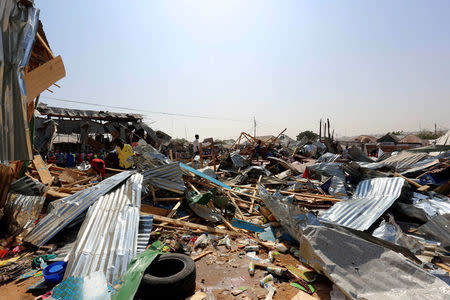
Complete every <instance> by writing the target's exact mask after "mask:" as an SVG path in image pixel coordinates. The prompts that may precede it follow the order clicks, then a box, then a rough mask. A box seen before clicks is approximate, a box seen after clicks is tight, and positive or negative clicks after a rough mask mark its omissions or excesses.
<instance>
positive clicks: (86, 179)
mask: <svg viewBox="0 0 450 300" xmlns="http://www.w3.org/2000/svg"><path fill="white" fill-rule="evenodd" d="M95 178H97V176H92V177H87V178H83V179H81V180H78V181H75V182H72V183H70V184H67V185H64V187H65V188H68V187H71V186H74V185H77V184H85V183H87V182H89V181H91V180H92V179H95Z"/></svg>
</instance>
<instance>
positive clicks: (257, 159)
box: [255, 140, 261, 161]
mask: <svg viewBox="0 0 450 300" xmlns="http://www.w3.org/2000/svg"><path fill="white" fill-rule="evenodd" d="M255 155H256V161H259V156H260V155H261V140H258V142H257V143H256V147H255Z"/></svg>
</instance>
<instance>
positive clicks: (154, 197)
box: [150, 185, 158, 204]
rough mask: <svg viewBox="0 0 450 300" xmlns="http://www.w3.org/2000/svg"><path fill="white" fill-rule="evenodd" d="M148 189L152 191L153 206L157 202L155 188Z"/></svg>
mask: <svg viewBox="0 0 450 300" xmlns="http://www.w3.org/2000/svg"><path fill="white" fill-rule="evenodd" d="M150 189H151V190H152V196H153V204H156V203H157V202H158V200H157V199H156V193H155V188H154V187H153V185H151V186H150Z"/></svg>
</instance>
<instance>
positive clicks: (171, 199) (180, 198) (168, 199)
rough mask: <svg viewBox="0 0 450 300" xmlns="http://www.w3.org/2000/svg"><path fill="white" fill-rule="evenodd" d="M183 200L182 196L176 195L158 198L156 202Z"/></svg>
mask: <svg viewBox="0 0 450 300" xmlns="http://www.w3.org/2000/svg"><path fill="white" fill-rule="evenodd" d="M181 200H183V197H176V198H158V202H161V201H162V202H164V201H181Z"/></svg>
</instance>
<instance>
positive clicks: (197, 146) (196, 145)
mask: <svg viewBox="0 0 450 300" xmlns="http://www.w3.org/2000/svg"><path fill="white" fill-rule="evenodd" d="M199 138H200V137H199V136H198V134H196V135H195V140H194V142H193V143H192V144H193V145H194V157H195V156H196V155H199V154H200V143H199V140H198V139H199Z"/></svg>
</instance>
